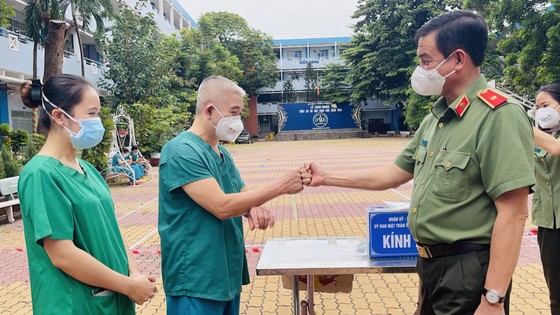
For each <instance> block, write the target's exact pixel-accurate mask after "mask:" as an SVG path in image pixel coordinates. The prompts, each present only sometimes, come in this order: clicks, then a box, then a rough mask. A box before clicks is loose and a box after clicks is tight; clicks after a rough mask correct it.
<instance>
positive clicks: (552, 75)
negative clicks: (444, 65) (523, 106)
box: [488, 0, 560, 96]
mask: <svg viewBox="0 0 560 315" xmlns="http://www.w3.org/2000/svg"><path fill="white" fill-rule="evenodd" d="M490 4H491V9H489V10H488V11H489V12H491V14H490V16H491V21H492V26H493V28H495V29H497V30H498V31H499V32H500V33H501V34H504V35H505V34H507V36H502V38H503V39H502V40H501V41H500V42H499V43H498V50H499V51H500V52H501V53H502V54H503V55H504V60H505V65H506V66H505V69H504V78H503V84H504V85H506V86H507V87H508V88H509V89H510V90H512V91H514V92H516V93H517V94H519V95H531V96H532V95H533V94H534V93H535V91H537V90H538V89H539V87H540V86H541V85H543V84H547V83H552V82H560V11H559V10H558V8H559V7H560V1H558V0H556V1H544V0H541V1H539V0H533V1H524V0H508V1H497V2H496V3H494V2H491V3H490ZM551 5H552V6H551Z"/></svg>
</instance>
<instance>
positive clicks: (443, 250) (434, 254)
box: [416, 243, 490, 259]
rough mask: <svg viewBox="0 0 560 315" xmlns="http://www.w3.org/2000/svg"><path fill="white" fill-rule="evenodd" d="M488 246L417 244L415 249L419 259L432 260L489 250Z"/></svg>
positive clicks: (472, 244)
mask: <svg viewBox="0 0 560 315" xmlns="http://www.w3.org/2000/svg"><path fill="white" fill-rule="evenodd" d="M489 248H490V246H489V245H480V244H474V243H453V244H436V245H422V244H417V245H416V249H417V250H418V253H419V254H420V257H422V258H427V259H432V258H439V257H445V256H451V255H458V254H463V253H468V252H474V251H479V250H485V249H489Z"/></svg>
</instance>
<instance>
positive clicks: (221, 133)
mask: <svg viewBox="0 0 560 315" xmlns="http://www.w3.org/2000/svg"><path fill="white" fill-rule="evenodd" d="M214 108H215V109H216V111H217V112H218V113H219V114H220V116H222V119H220V121H218V124H217V125H215V126H214V128H216V137H218V139H220V140H223V141H228V142H234V141H235V139H237V137H239V135H240V134H241V132H242V131H243V122H242V121H241V116H228V117H225V116H224V115H222V113H221V112H220V110H218V109H217V108H216V107H215V106H214Z"/></svg>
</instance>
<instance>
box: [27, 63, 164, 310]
mask: <svg viewBox="0 0 560 315" xmlns="http://www.w3.org/2000/svg"><path fill="white" fill-rule="evenodd" d="M20 92H21V97H22V100H23V102H24V104H25V105H26V106H28V107H32V108H37V107H39V106H41V108H42V110H41V117H40V122H41V124H42V127H43V130H44V131H45V132H46V133H47V139H46V141H45V144H44V146H43V147H42V148H41V150H40V151H39V153H38V154H37V155H36V156H35V157H33V159H31V161H29V162H28V163H27V164H26V165H25V167H24V169H23V171H22V173H21V175H20V179H19V187H18V194H19V198H20V203H21V209H22V216H23V223H24V233H25V242H26V246H27V256H28V261H29V276H30V280H31V296H32V302H33V313H34V314H41V315H42V314H57V315H61V314H76V315H78V314H79V315H86V314H92V315H94V314H95V315H99V314H107V315H109V314H111V315H113V314H134V313H135V305H134V302H136V303H137V304H142V303H144V302H146V301H148V300H149V299H150V298H151V297H153V295H154V293H155V292H156V287H155V285H154V281H155V279H154V278H153V277H148V276H145V275H142V274H140V272H139V269H138V266H137V265H136V263H135V261H134V259H133V257H132V255H131V254H130V252H129V251H128V250H127V249H126V246H125V243H124V241H123V238H122V236H121V233H120V231H119V227H118V224H117V220H116V217H115V209H114V205H113V201H112V199H111V195H110V193H109V187H108V186H107V184H106V183H105V182H104V180H103V178H102V177H101V176H100V175H99V172H97V170H96V169H95V168H94V167H93V166H92V165H91V164H89V163H87V162H86V161H83V160H80V159H77V158H76V150H77V149H87V148H91V147H93V146H95V145H97V144H98V143H99V142H100V141H101V140H102V138H103V134H104V133H105V129H104V128H103V125H102V123H101V120H100V118H99V112H100V102H99V96H98V94H97V92H96V90H95V89H94V88H93V87H92V86H91V84H89V83H88V82H87V81H85V80H84V79H82V78H80V77H76V76H73V75H67V74H58V75H54V76H52V77H51V78H50V79H49V80H47V81H46V82H45V84H44V86H41V84H40V83H38V82H34V83H33V84H29V83H24V84H23V85H22V87H21V90H20Z"/></svg>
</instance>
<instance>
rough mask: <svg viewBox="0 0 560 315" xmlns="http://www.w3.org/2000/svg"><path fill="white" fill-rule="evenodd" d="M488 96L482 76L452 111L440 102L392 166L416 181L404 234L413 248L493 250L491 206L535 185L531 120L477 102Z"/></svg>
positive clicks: (510, 108) (508, 106) (512, 107)
mask: <svg viewBox="0 0 560 315" xmlns="http://www.w3.org/2000/svg"><path fill="white" fill-rule="evenodd" d="M486 89H487V83H486V79H485V78H484V76H482V75H481V76H480V77H479V78H478V79H477V80H475V81H474V82H473V83H472V84H471V85H470V86H469V87H468V88H467V89H466V90H465V93H464V94H463V95H461V96H459V97H458V98H457V100H455V101H454V102H453V103H452V104H449V106H447V104H446V101H445V99H444V98H440V99H439V100H438V101H437V102H436V103H435V105H434V106H433V107H432V110H431V114H428V116H426V118H425V119H424V121H423V122H422V124H421V125H420V128H419V129H418V131H417V132H416V135H415V137H414V138H413V140H412V141H411V142H410V143H409V144H408V145H407V147H406V148H405V149H404V151H403V152H401V154H400V155H399V156H398V157H397V159H396V160H395V163H396V165H397V166H399V167H400V168H401V169H403V170H405V171H407V172H409V173H413V174H414V189H413V191H412V198H411V203H410V211H409V214H408V227H409V228H410V230H411V232H412V235H413V237H414V239H415V241H416V242H417V243H421V244H427V245H433V244H440V243H444V244H451V243H454V242H459V241H461V242H471V243H477V244H490V239H491V235H492V229H493V226H494V221H495V219H496V216H497V211H496V206H495V204H494V200H496V198H498V197H499V196H500V195H502V194H503V193H505V192H508V191H511V190H514V189H517V188H522V187H530V186H532V185H534V184H535V177H534V175H533V173H534V169H533V167H534V166H533V164H534V163H533V147H534V144H533V129H532V126H531V123H530V121H529V118H528V117H527V115H526V114H525V112H524V111H523V109H522V108H521V107H520V106H519V105H518V104H513V103H510V102H509V101H507V102H505V103H503V104H498V106H497V107H496V108H492V107H491V106H489V105H487V104H486V103H485V102H484V101H483V100H482V99H481V97H479V96H478V94H479V92H481V93H483V95H487V96H488V93H486V92H485V91H488V90H486ZM484 93H486V94H484ZM494 93H495V92H492V91H491V90H490V95H489V97H488V99H490V100H494V99H499V96H498V95H496V94H494ZM505 99H506V98H504V100H505ZM487 101H488V100H487ZM490 102H491V101H490Z"/></svg>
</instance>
